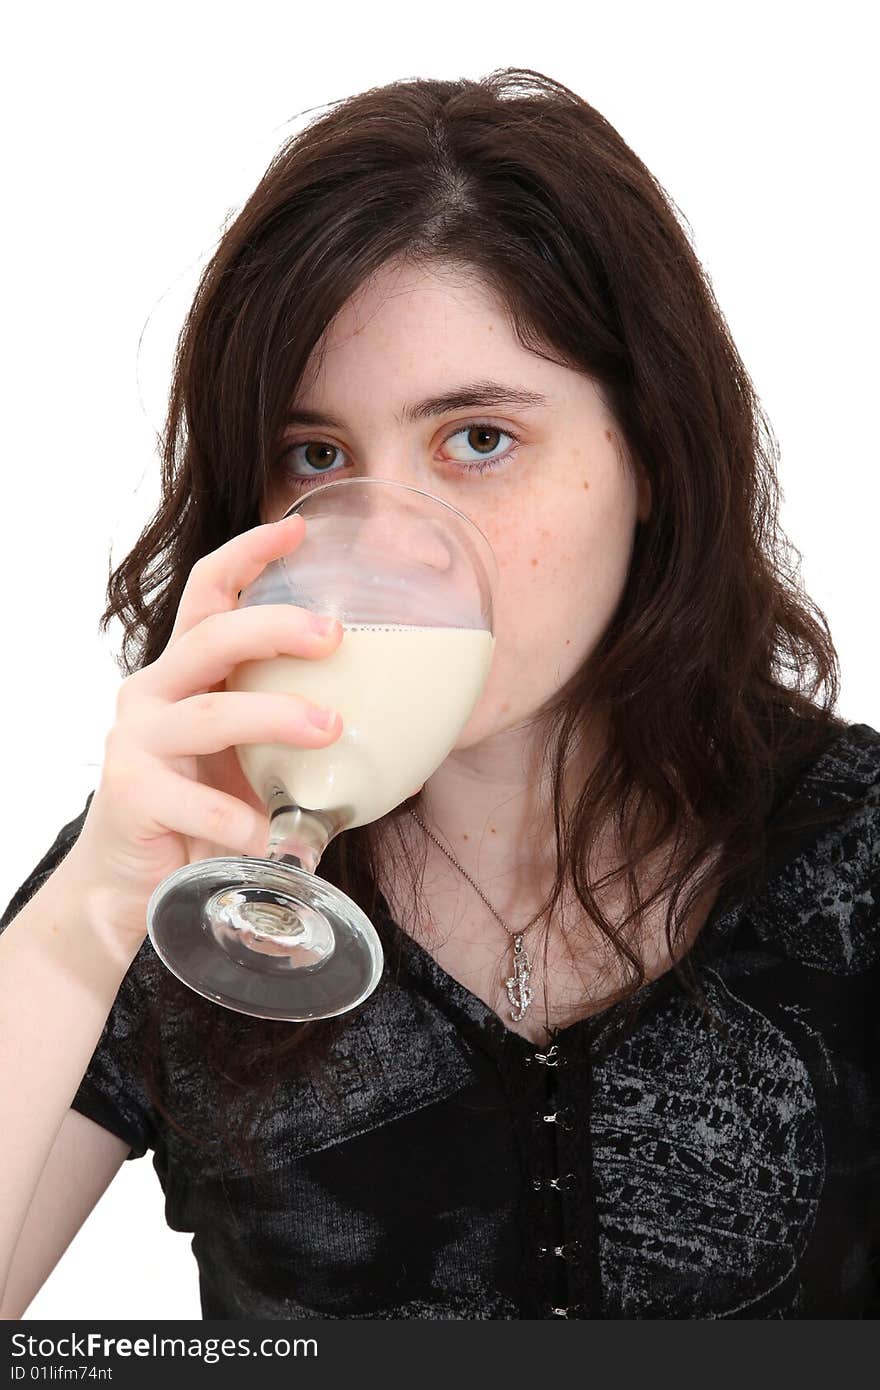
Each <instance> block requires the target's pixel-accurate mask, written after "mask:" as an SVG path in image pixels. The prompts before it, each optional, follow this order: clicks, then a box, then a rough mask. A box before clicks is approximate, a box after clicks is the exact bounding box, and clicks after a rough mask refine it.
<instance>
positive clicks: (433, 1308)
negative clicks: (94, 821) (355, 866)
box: [0, 724, 880, 1319]
mask: <svg viewBox="0 0 880 1390" xmlns="http://www.w3.org/2000/svg"><path fill="white" fill-rule="evenodd" d="M784 804H785V807H786V809H787V810H790V809H791V808H792V807H795V808H796V807H797V806H798V805H802V806H803V807H804V808H812V807H830V808H832V809H833V811H834V819H833V821H832V822H831V823H830V824H829V825H827V826H825V827H822V828H820V829H815V828H814V829H812V830H809V831H801V832H795V833H782V832H781V831H780V833H779V835H778V836H777V837H776V838H775V839H774V838H773V837H772V835H771V846H772V853H771V856H770V862H769V868H768V869H767V870H766V871H765V872H764V873H763V874H761V876H760V877H759V878H758V879H756V880H755V881H753V882H750V883H746V884H739V885H736V886H732V885H729V886H728V889H726V890H725V892H724V893H723V894H722V895H721V897H720V898H719V900H718V902H717V903H716V904H715V907H714V909H713V911H712V913H711V915H710V917H709V919H708V921H707V923H706V925H705V927H704V928H703V931H702V932H701V934H700V936H699V938H698V940H697V942H696V944H695V946H694V948H693V959H694V961H695V963H696V965H697V968H698V971H699V978H700V981H701V983H702V986H703V989H704V991H705V993H706V996H707V999H708V1001H709V1004H710V1007H711V1012H712V1014H713V1016H714V1017H715V1019H716V1020H717V1023H718V1025H719V1026H715V1027H710V1026H707V1024H706V1023H705V1021H704V1020H703V1018H702V1017H701V1015H700V1012H699V1009H698V1008H697V1006H696V1005H695V1004H694V1003H693V1002H692V1001H691V999H690V998H689V996H687V995H686V994H685V993H684V991H683V990H682V988H681V986H680V984H679V983H678V981H677V979H676V977H675V975H674V974H673V973H672V972H670V973H669V974H667V975H664V976H662V977H661V978H660V979H658V980H656V981H654V982H653V983H651V984H649V985H648V986H647V987H646V988H645V989H644V990H643V991H642V993H641V995H640V1009H639V1013H638V1017H637V1019H636V1021H635V1022H634V1023H631V1024H629V1025H628V1026H627V1025H626V1024H625V1022H624V1020H623V1012H622V1010H620V1009H610V1010H607V1011H606V1012H605V1013H603V1014H601V1015H598V1016H596V1017H594V1018H590V1019H583V1020H581V1021H580V1022H578V1023H575V1024H574V1025H573V1026H571V1027H569V1028H565V1029H563V1030H561V1031H559V1032H557V1034H556V1035H555V1040H554V1043H553V1045H552V1046H551V1047H549V1048H547V1049H542V1048H540V1047H537V1046H535V1045H534V1044H532V1043H530V1042H528V1041H527V1040H526V1039H524V1038H522V1037H520V1036H519V1035H518V1034H516V1033H513V1032H511V1031H510V1030H509V1029H507V1028H506V1027H505V1025H504V1023H503V1022H502V1020H501V1019H500V1018H499V1017H498V1016H497V1015H496V1014H494V1013H493V1012H492V1010H490V1009H489V1008H488V1006H487V1005H485V1004H484V1003H483V1002H482V1001H481V1000H479V999H478V998H477V997H476V996H475V995H473V994H471V993H470V992H469V991H468V990H467V989H466V988H464V986H463V985H461V984H459V983H458V982H457V981H455V980H454V979H452V978H451V977H450V976H449V975H447V974H446V972H445V971H444V970H443V969H442V968H441V967H440V966H439V965H438V964H437V963H436V961H434V959H433V957H432V956H431V955H430V954H429V953H428V952H426V951H425V950H424V949H423V948H421V947H420V946H419V945H418V944H417V943H416V942H414V941H412V940H411V939H410V938H409V937H407V936H405V935H404V933H403V932H402V931H401V930H400V929H399V928H398V927H396V925H395V924H394V923H392V922H389V926H390V929H391V930H392V932H394V933H395V935H396V937H398V938H399V939H400V944H401V948H402V950H403V967H404V968H403V969H402V970H401V972H400V974H399V978H397V979H396V980H395V979H393V978H391V975H390V972H389V971H388V970H387V969H386V972H385V974H384V975H383V978H382V981H381V983H380V985H379V987H378V989H377V990H376V991H375V993H374V994H373V995H372V996H371V997H370V999H369V1000H368V1001H367V1002H366V1003H365V1004H364V1006H363V1007H362V1008H360V1009H359V1010H357V1011H356V1012H355V1013H353V1014H352V1015H350V1016H349V1019H348V1022H347V1026H346V1029H345V1031H344V1033H343V1035H342V1038H341V1040H340V1041H339V1042H338V1043H337V1044H336V1046H335V1049H334V1054H333V1057H334V1060H333V1065H332V1068H331V1070H330V1074H329V1078H328V1079H329V1080H330V1082H331V1083H332V1086H331V1091H330V1093H329V1094H327V1093H325V1092H324V1090H323V1089H319V1088H317V1087H316V1086H315V1085H313V1084H312V1083H311V1082H309V1081H307V1080H305V1079H303V1078H297V1079H295V1080H292V1081H291V1082H290V1083H289V1085H287V1086H286V1087H285V1089H284V1091H283V1093H282V1094H280V1095H279V1096H278V1102H277V1105H276V1106H275V1107H274V1109H273V1112H272V1117H271V1120H270V1121H269V1124H268V1133H267V1139H268V1145H267V1149H268V1153H269V1161H268V1167H267V1175H266V1177H267V1181H266V1185H265V1188H257V1187H255V1186H254V1184H253V1183H252V1182H251V1181H250V1180H249V1179H248V1178H247V1176H246V1175H244V1174H243V1172H242V1170H241V1169H240V1168H239V1167H238V1166H237V1165H236V1164H235V1163H234V1162H233V1161H232V1160H231V1159H230V1158H229V1157H228V1155H225V1154H224V1151H223V1149H222V1147H220V1146H218V1147H217V1149H216V1151H213V1150H212V1152H211V1153H210V1154H208V1155H207V1156H206V1155H205V1153H204V1152H203V1151H199V1150H195V1149H193V1147H192V1146H191V1145H189V1144H188V1143H187V1142H186V1141H184V1140H182V1139H181V1138H180V1137H178V1136H177V1135H176V1134H175V1133H174V1132H173V1131H171V1130H169V1129H168V1128H167V1127H166V1126H165V1125H163V1123H162V1121H161V1119H160V1117H159V1116H158V1115H157V1114H155V1113H154V1112H153V1111H152V1109H151V1107H150V1104H149V1101H148V1100H147V1097H146V1096H145V1095H144V1093H143V1091H142V1090H141V1087H140V1085H139V1084H138V1082H137V1080H136V1078H135V1067H134V1063H133V1057H132V1049H133V1048H134V1046H135V1042H134V1040H135V1039H136V1038H137V1025H138V1021H139V1018H140V1017H141V1015H142V1012H143V1005H144V1000H145V999H146V998H147V997H149V996H150V995H151V994H152V993H153V992H154V991H155V989H156V988H157V983H158V980H159V978H160V975H161V972H162V970H163V968H164V967H162V965H161V963H160V962H159V961H158V959H157V957H156V956H155V953H154V952H153V950H152V947H151V945H150V943H149V941H148V940H147V941H145V943H144V946H143V948H142V949H141V951H140V952H139V953H138V956H137V958H136V959H135V961H134V963H133V965H132V967H131V969H130V970H129V972H128V974H127V976H126V978H125V980H124V982H123V985H122V987H121V989H120V991H119V995H118V996H117V1000H116V1003H115V1004H114V1007H113V1010H112V1012H111V1015H110V1017H109V1019H108V1023H107V1027H106V1029H105V1031H104V1034H103V1036H102V1038H101V1039H100V1042H99V1044H98V1047H97V1048H96V1051H95V1054H94V1057H93V1059H92V1061H91V1064H90V1066H89V1068H88V1071H87V1073H86V1075H85V1077H84V1079H83V1082H82V1085H81V1086H80V1089H79V1091H78V1093H77V1096H76V1098H75V1100H74V1102H73V1104H74V1107H75V1108H76V1109H77V1110H80V1111H82V1113H84V1114H86V1115H88V1116H90V1117H91V1118H92V1119H94V1120H96V1121H97V1122H98V1123H99V1124H101V1125H103V1126H105V1127H106V1128H107V1129H109V1130H111V1131H112V1132H113V1133H115V1134H118V1135H121V1136H122V1137H123V1138H124V1139H125V1140H126V1142H128V1143H129V1144H130V1145H131V1150H132V1152H131V1153H130V1155H129V1157H131V1158H134V1157H139V1156H141V1155H143V1154H144V1153H146V1151H147V1150H148V1149H150V1150H152V1151H153V1154H154V1157H153V1164H154V1167H155V1170H156V1172H157V1174H158V1176H159V1179H160V1181H161V1183H162V1187H163V1190H164V1193H165V1198H166V1218H167V1221H168V1224H169V1225H170V1226H171V1227H172V1228H173V1229H174V1230H177V1231H187V1232H192V1233H193V1241H192V1248H193V1253H194V1255H195V1258H196V1261H197V1263H198V1269H199V1278H200V1291H201V1300H202V1312H203V1316H204V1317H206V1318H235V1317H248V1318H254V1317H256V1318H306V1317H309V1318H311V1317H319V1318H325V1317H326V1318H432V1319H442V1318H447V1319H448V1318H452V1319H463V1318H478V1319H483V1318H493V1319H494V1318H503V1319H519V1318H557V1317H558V1318H561V1317H569V1318H584V1319H589V1318H606V1319H607V1318H618V1319H626V1318H684V1319H694V1318H701V1319H704V1318H705V1319H714V1318H760V1319H765V1318H876V1317H877V1316H878V1314H880V1171H878V1170H880V962H878V942H880V733H878V732H877V730H875V729H873V728H871V727H870V726H869V725H866V724H853V725H849V726H848V727H847V729H846V730H845V731H844V733H843V734H842V735H838V736H836V737H835V739H834V740H833V741H832V743H831V744H830V745H829V746H828V747H827V748H826V750H825V752H824V753H823V754H822V755H821V756H820V757H818V758H817V759H815V760H814V761H813V762H812V764H811V765H810V766H808V767H806V768H802V769H800V770H799V771H798V773H797V776H796V777H795V778H794V779H793V781H792V783H791V785H790V786H789V787H787V788H786V794H785V798H784ZM87 808H88V802H87V803H86V808H85V809H84V810H83V812H82V813H81V814H80V815H79V816H78V817H77V818H76V819H75V820H73V821H71V822H70V824H69V825H67V826H65V827H64V828H63V829H62V830H61V831H60V832H59V835H58V837H57V838H56V841H55V843H54V844H53V846H52V847H51V849H50V850H49V851H48V853H47V854H46V855H45V856H44V858H43V860H41V862H40V864H39V865H37V867H36V869H35V870H34V871H33V873H32V874H31V875H30V877H29V878H28V879H27V880H26V882H25V883H24V884H23V885H22V887H21V888H20V889H19V890H18V892H17V893H16V895H15V897H14V898H13V900H12V902H11V903H10V905H9V907H8V908H7V910H6V913H5V914H4V917H3V919H2V920H0V929H2V927H3V926H5V925H7V924H8V922H9V921H10V920H11V919H12V917H14V915H15V913H16V912H17V911H19V910H20V909H21V907H22V906H23V905H24V903H25V902H26V901H27V899H28V898H29V897H30V896H31V894H32V893H33V892H35V891H36V889H37V888H38V887H39V886H40V884H41V882H43V880H44V879H45V878H46V877H47V876H48V874H50V873H51V872H52V871H53V869H54V868H55V867H56V865H57V864H58V863H59V862H60V860H61V858H63V855H64V854H65V853H66V852H67V850H68V849H69V848H70V846H71V845H72V843H73V842H74V840H75V838H76V835H77V834H78V833H79V830H80V829H81V827H82V822H83V819H84V817H85V814H86V810H87ZM779 809H780V808H779V805H778V804H777V806H776V807H775V809H774V813H773V815H772V816H771V821H770V826H771V832H772V829H773V826H774V824H775V821H776V818H777V816H778V812H779ZM383 910H384V911H385V912H386V916H387V904H384V903H383ZM181 1026H184V1025H183V1024H181ZM173 1083H174V1090H173V1104H172V1110H173V1113H174V1114H175V1115H177V1116H179V1117H183V1119H184V1122H185V1120H186V1117H187V1116H189V1117H190V1118H191V1120H192V1122H193V1124H194V1126H195V1127H196V1129H197V1131H198V1132H202V1127H203V1126H204V1124H205V1121H206V1119H208V1120H209V1119H210V1116H209V1114H206V1108H207V1101H206V1098H205V1096H204V1093H203V1087H202V1085H201V1083H200V1078H199V1076H198V1075H192V1074H187V1075H179V1076H176V1077H174V1078H173Z"/></svg>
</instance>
